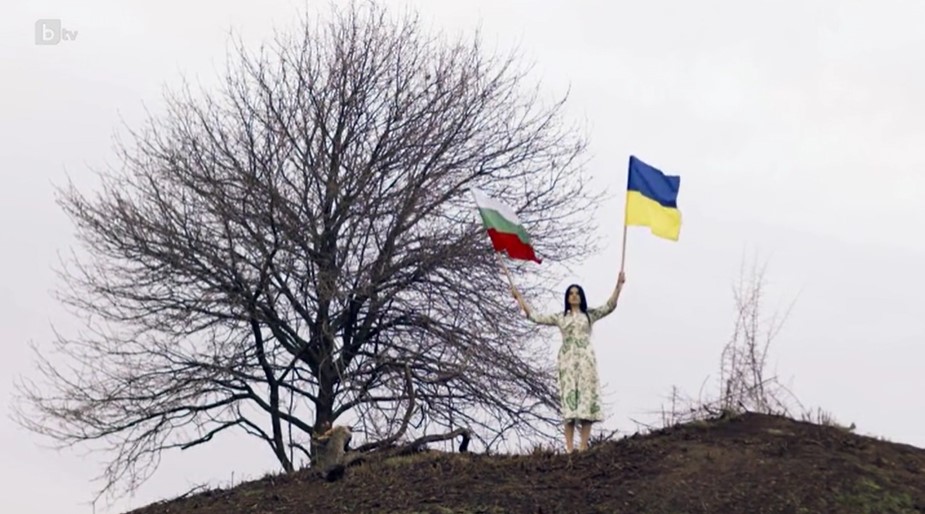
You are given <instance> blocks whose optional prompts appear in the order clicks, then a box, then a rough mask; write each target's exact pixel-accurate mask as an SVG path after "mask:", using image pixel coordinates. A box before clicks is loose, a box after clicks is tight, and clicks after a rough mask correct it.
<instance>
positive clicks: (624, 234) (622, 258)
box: [620, 218, 626, 273]
mask: <svg viewBox="0 0 925 514" xmlns="http://www.w3.org/2000/svg"><path fill="white" fill-rule="evenodd" d="M625 264H626V218H624V219H623V256H622V257H620V273H623V267H624V265H625Z"/></svg>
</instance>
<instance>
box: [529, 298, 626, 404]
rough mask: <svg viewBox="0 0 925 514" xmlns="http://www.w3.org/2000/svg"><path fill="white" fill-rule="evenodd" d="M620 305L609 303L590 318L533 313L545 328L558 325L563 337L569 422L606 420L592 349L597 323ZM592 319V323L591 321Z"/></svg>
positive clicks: (562, 391)
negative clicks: (592, 328) (593, 329)
mask: <svg viewBox="0 0 925 514" xmlns="http://www.w3.org/2000/svg"><path fill="white" fill-rule="evenodd" d="M616 306H617V302H616V301H611V300H608V301H607V303H606V304H604V305H603V306H601V307H597V308H595V309H588V315H587V316H585V314H584V313H582V312H579V313H578V314H572V313H569V314H564V313H561V312H559V313H556V314H536V312H535V311H533V310H532V309H531V311H530V316H529V318H530V320H531V321H533V322H534V323H539V324H541V325H555V326H558V327H559V331H560V332H561V333H562V346H561V347H560V348H559V357H558V364H559V366H558V367H559V381H558V382H559V401H560V403H561V409H562V417H563V419H565V420H566V421H575V420H586V421H601V420H603V419H604V415H603V412H602V410H601V397H600V381H599V379H598V375H597V358H596V357H595V355H594V348H592V347H591V327H592V326H593V324H594V322H595V321H597V320H599V319H601V318H603V317H604V316H606V315H608V314H610V313H611V312H613V310H614V309H615V308H616ZM589 318H590V319H589Z"/></svg>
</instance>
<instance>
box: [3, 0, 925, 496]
mask: <svg viewBox="0 0 925 514" xmlns="http://www.w3.org/2000/svg"><path fill="white" fill-rule="evenodd" d="M390 3H392V4H394V5H401V4H403V3H402V2H397V1H396V2H390ZM413 4H414V5H416V6H418V7H419V8H420V9H422V11H421V12H422V13H423V14H424V15H425V17H426V18H427V20H428V21H429V22H431V23H432V24H433V25H434V26H435V27H438V28H443V29H449V30H469V29H471V28H473V27H475V26H476V25H479V24H480V25H481V26H482V28H483V30H484V32H485V36H486V38H487V39H488V40H489V42H491V43H492V44H498V45H502V46H505V47H508V46H511V45H515V44H516V45H519V47H520V48H521V49H522V50H523V51H524V53H525V54H526V57H528V58H530V59H533V60H535V61H536V63H537V71H538V73H540V74H541V75H542V77H543V80H544V85H545V87H546V88H547V89H546V90H547V91H549V92H550V93H561V92H563V91H565V88H567V87H571V92H572V96H571V102H570V104H569V113H570V114H571V115H572V116H573V117H574V118H575V119H580V120H584V121H586V122H587V124H588V126H589V129H590V137H591V161H590V164H589V166H590V169H591V170H592V171H593V173H594V174H595V175H596V177H597V179H598V180H599V183H600V184H602V185H607V186H609V187H610V188H611V189H613V190H617V191H619V190H620V188H621V187H623V185H624V184H625V179H626V162H627V157H628V155H629V154H635V155H637V156H639V157H640V158H642V159H643V160H645V161H646V162H648V163H650V164H652V165H654V166H657V167H660V168H662V169H663V170H665V171H666V172H669V173H672V174H678V175H681V177H682V178H681V194H680V197H679V205H680V208H681V210H682V212H683V215H684V224H683V226H682V230H681V240H680V241H679V242H677V243H672V242H669V241H664V240H660V239H656V238H655V237H653V236H651V235H649V234H648V232H647V231H646V230H645V229H631V231H630V237H629V243H628V251H627V268H626V270H627V284H626V288H625V291H624V295H623V298H622V300H621V304H620V306H619V307H618V309H617V311H616V312H615V313H614V314H613V315H612V316H611V317H609V318H607V319H606V320H605V321H602V322H601V323H600V325H598V328H596V333H595V338H596V339H595V342H594V344H595V348H596V351H597V355H598V359H599V366H600V372H601V376H602V379H603V381H604V382H605V384H606V389H605V391H606V393H607V399H608V401H610V402H611V404H610V408H609V411H608V414H609V416H610V418H609V419H608V421H607V422H606V423H605V426H606V427H608V428H620V429H621V430H624V431H632V430H634V428H635V425H634V423H633V422H632V421H631V420H632V419H638V420H641V421H655V420H656V419H657V416H655V415H654V414H651V412H654V411H657V410H658V409H659V408H660V407H661V405H662V404H663V403H664V402H665V397H666V395H668V394H669V393H670V391H671V387H672V386H674V385H677V386H679V387H681V388H682V389H683V390H685V391H686V392H688V393H689V394H692V395H697V394H698V392H699V390H700V387H701V385H702V383H703V382H704V380H710V381H709V382H708V383H707V387H708V388H710V389H709V391H708V392H712V391H714V390H715V387H716V384H715V382H714V380H715V378H716V374H717V371H718V364H719V358H720V351H721V349H722V346H723V344H724V343H725V342H726V340H727V339H728V337H729V334H730V332H731V330H732V327H733V325H732V324H733V321H734V316H733V315H734V312H733V304H732V295H731V286H732V284H733V282H734V280H735V279H736V277H737V275H738V271H739V264H740V261H741V259H742V257H743V255H757V256H759V257H760V258H763V259H767V260H768V261H769V268H768V273H769V275H768V279H769V290H768V294H769V296H768V302H769V305H768V308H769V309H773V308H776V307H780V308H786V306H787V305H788V304H789V303H790V302H791V301H793V300H794V299H796V304H795V305H794V308H793V311H792V313H791V317H790V319H789V320H788V322H787V324H786V325H785V327H784V330H783V331H782V332H781V334H780V336H779V338H778V339H777V341H776V342H775V344H774V345H773V346H772V348H771V361H772V366H773V368H774V370H776V372H777V373H778V375H779V376H780V377H781V379H782V380H783V381H784V382H785V383H786V384H788V385H789V386H790V387H791V388H792V390H793V391H794V393H795V394H796V395H797V397H798V398H799V399H800V400H801V401H802V402H803V403H804V404H805V405H806V406H807V407H809V408H815V407H821V408H822V409H824V410H826V411H828V412H830V413H832V414H833V415H834V416H835V417H836V419H838V420H839V421H842V422H844V423H846V424H847V423H851V422H854V423H856V424H857V426H858V431H859V432H861V433H865V434H873V435H877V436H882V437H886V438H889V439H891V440H894V441H900V442H905V443H909V444H913V445H916V446H920V447H925V432H923V430H922V426H925V405H923V403H922V399H921V393H922V391H923V385H925V378H923V377H925V374H923V373H922V365H923V358H925V349H923V347H922V343H923V339H925V317H923V316H922V311H923V307H925V301H923V299H922V298H921V292H922V291H923V290H925V271H923V267H922V263H923V262H925V239H923V237H922V233H923V228H925V201H923V200H925V196H923V192H922V190H921V188H923V187H925V144H923V143H925V123H923V120H925V96H923V94H922V92H923V91H925V59H922V51H923V50H922V49H925V30H922V27H923V24H925V2H922V1H921V0H906V1H901V0H876V1H874V0H870V1H863V2H862V1H851V0H827V1H812V0H774V1H773V2H772V1H762V2H756V1H750V2H742V1H738V0H704V1H700V2H682V1H679V0H675V1H669V0H654V1H650V2H609V1H608V2H604V1H599V2H589V1H575V0H569V1H564V0H563V1H556V2H552V1H544V2H535V1H531V2H526V1H518V2H514V1H507V2H499V1H497V0H490V1H489V0H479V1H476V0H470V1H467V2H430V1H426V2H425V1H423V0H422V1H418V2H413ZM319 6H320V4H318V3H317V2H313V1H306V2H304V3H303V2H296V1H275V0H274V1H264V2H245V1H243V0H221V1H219V0H209V1H204V0H200V1H197V2H180V1H177V0H171V1H157V2H155V1H151V0H145V1H135V2H124V1H115V0H111V1H100V0H83V1H81V2H73V1H64V0H29V1H28V2H26V1H25V0H5V1H4V3H3V6H2V7H0V93H2V94H0V163H2V164H0V165H2V169H3V171H2V174H3V175H2V176H3V179H4V180H3V182H2V187H0V234H2V236H3V237H2V246H3V251H2V254H0V255H2V256H0V264H2V266H0V316H2V318H0V321H2V323H0V335H2V340H3V344H4V345H5V348H4V353H3V358H2V359H0V379H2V380H0V393H2V397H3V399H4V404H3V405H4V412H8V405H9V402H10V398H11V394H12V391H13V388H12V384H13V381H14V379H15V378H16V377H17V376H19V375H20V374H23V375H25V376H35V372H34V369H33V367H32V361H31V356H30V353H29V350H28V348H27V345H28V343H29V342H35V343H37V344H42V345H44V344H47V342H48V341H49V340H50V339H51V338H52V326H54V327H55V328H58V329H60V330H63V331H71V330H74V329H76V328H77V325H76V324H75V322H74V320H73V319H71V318H70V317H69V316H68V315H67V314H66V313H65V312H64V311H63V310H62V308H61V307H60V306H59V305H58V304H57V303H56V302H55V300H54V299H53V298H52V296H51V291H52V290H53V289H54V288H55V287H56V286H57V283H56V277H55V275H54V273H53V266H54V265H55V264H56V259H57V253H58V252H64V251H68V249H69V248H70V247H71V245H72V244H73V237H72V227H71V225H70V223H69V221H68V220H67V218H65V217H64V216H63V214H62V213H61V211H60V210H59V209H58V208H57V206H56V205H55V203H54V198H53V194H52V187H53V185H54V184H62V183H63V182H64V181H65V179H66V177H67V176H70V177H71V178H72V179H73V180H74V181H75V182H76V183H77V184H78V185H81V186H83V187H84V188H85V189H86V188H91V187H93V185H94V181H93V179H92V177H91V172H90V168H91V167H100V166H104V165H106V164H114V163H115V160H114V156H113V153H112V149H111V137H112V135H113V133H114V131H116V130H118V129H119V124H120V119H124V120H125V121H126V122H128V123H129V124H132V125H137V123H138V122H139V121H140V120H141V119H142V117H143V114H144V112H143V109H144V105H148V106H149V107H150V108H151V109H152V110H153V111H155V112H157V110H158V109H159V107H160V105H161V104H160V98H161V91H162V87H163V86H165V85H166V86H170V87H173V86H175V85H176V84H178V82H179V80H180V78H181V76H182V75H186V76H188V77H190V78H192V79H193V80H201V81H203V82H204V83H208V82H209V81H214V80H215V79H216V76H217V75H216V74H217V73H218V72H220V71H221V69H222V67H223V66H224V59H225V54H226V48H227V44H226V43H227V41H228V39H227V33H228V31H229V29H234V30H237V31H238V32H239V33H240V34H241V35H242V36H243V37H244V39H245V40H246V41H248V42H250V43H253V44H256V43H257V42H259V41H260V40H261V39H263V38H268V37H271V36H272V33H271V32H272V30H273V28H274V26H278V27H280V28H285V27H287V26H289V25H290V24H291V23H293V22H294V20H295V18H296V17H297V16H299V15H300V14H301V13H303V12H305V11H306V10H308V11H309V12H314V11H316V10H317V9H319ZM48 18H51V19H59V20H61V25H62V27H63V28H64V29H67V30H69V31H71V32H72V33H76V38H75V39H73V40H69V41H61V42H60V43H59V44H57V45H48V46H39V45H36V44H35V39H34V38H35V32H34V31H35V22H36V20H38V19H48ZM622 209H623V202H622V198H621V197H620V196H619V195H616V196H615V197H614V199H612V200H610V201H608V203H607V205H605V206H604V208H603V209H602V210H601V214H602V216H604V217H605V218H604V219H610V220H612V222H613V223H614V226H615V227H618V228H614V229H612V230H611V231H605V232H603V233H602V234H601V235H602V236H604V237H605V239H606V240H607V241H608V243H609V245H608V247H607V248H606V249H605V250H604V251H602V252H600V253H599V254H597V255H594V256H590V258H589V259H588V260H587V262H586V263H585V264H584V265H582V266H579V267H576V268H575V270H574V271H575V274H574V275H570V276H563V277H562V285H563V287H564V286H565V285H566V284H567V283H570V282H573V281H577V282H580V283H582V284H584V285H585V286H586V290H587V292H588V294H589V296H590V301H591V303H592V304H599V303H602V302H603V301H604V300H605V299H606V297H607V295H608V294H609V292H610V290H611V288H612V287H613V284H614V282H615V280H616V274H617V271H618V269H619V265H620V241H621V240H620V238H621V230H620V229H619V227H620V225H621V224H622ZM499 279H500V276H499ZM529 300H530V301H531V303H533V304H534V305H535V306H536V307H538V308H541V309H543V310H548V309H556V308H558V307H559V305H560V303H561V295H559V294H557V295H555V296H554V297H550V298H531V299H529ZM769 314H770V311H769ZM511 315H512V316H513V315H517V313H516V309H515V306H514V304H513V302H512V311H511ZM548 334H549V341H550V342H549V356H550V359H552V358H554V355H555V352H556V350H557V345H558V342H559V340H558V337H559V336H558V334H557V333H556V332H554V331H549V332H548ZM906 400H909V401H906ZM41 443H42V441H40V440H38V439H36V438H34V437H33V436H32V435H31V434H29V433H26V432H24V431H22V430H21V429H19V428H18V426H16V425H14V424H13V423H12V422H11V421H10V420H9V419H8V416H3V417H2V418H0V511H2V512H4V513H6V512H9V513H16V514H61V513H65V512H67V513H78V514H79V513H89V512H91V508H90V507H89V506H87V505H86V504H85V502H86V501H87V500H89V499H90V498H91V495H92V492H93V491H94V490H95V489H94V487H95V485H96V484H94V483H91V479H92V478H93V477H94V476H95V475H96V474H98V473H99V472H100V470H101V467H100V465H101V462H102V461H101V460H100V456H95V455H94V456H91V457H89V458H87V457H83V456H82V455H81V454H80V453H74V452H63V453H58V452H55V451H51V450H46V449H44V448H43V447H42V446H40V444H41ZM268 470H275V468H274V462H273V460H272V459H271V458H270V455H269V452H267V451H266V450H265V449H264V447H263V443H261V442H258V441H256V440H242V439H238V438H234V437H226V438H223V439H219V440H217V441H216V442H215V443H214V444H210V445H206V446H203V447H198V448H197V449H194V450H190V451H188V452H184V453H182V454H170V455H167V456H166V457H165V459H164V461H163V464H162V468H161V469H160V471H159V472H158V473H157V474H156V475H155V477H154V478H153V479H152V480H151V481H150V482H148V483H147V484H146V485H145V486H143V487H142V489H141V490H140V491H139V492H138V494H137V496H136V497H135V498H131V499H127V500H125V501H122V502H119V503H118V504H116V505H115V506H114V507H113V509H111V510H110V511H111V512H120V511H124V510H126V509H128V508H130V507H138V506H141V505H145V504H147V503H150V502H152V501H155V500H158V499H162V498H169V497H172V496H175V495H177V494H179V493H182V492H184V491H186V490H187V489H189V488H190V487H192V486H194V485H196V484H199V483H202V482H210V483H212V484H213V485H227V484H228V483H229V482H231V481H232V480H234V481H235V482H237V481H240V480H242V479H243V478H253V477H258V476H260V475H262V474H263V473H264V472H266V471H268ZM97 512H104V510H103V509H98V510H97Z"/></svg>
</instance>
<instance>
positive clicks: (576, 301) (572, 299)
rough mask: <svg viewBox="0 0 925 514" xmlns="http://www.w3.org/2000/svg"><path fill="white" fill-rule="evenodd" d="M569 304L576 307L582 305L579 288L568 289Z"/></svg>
mask: <svg viewBox="0 0 925 514" xmlns="http://www.w3.org/2000/svg"><path fill="white" fill-rule="evenodd" d="M568 304H569V305H572V306H574V307H578V306H579V305H581V296H579V295H578V288H577V287H572V288H569V290H568Z"/></svg>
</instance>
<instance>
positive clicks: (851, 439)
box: [130, 414, 925, 514]
mask: <svg viewBox="0 0 925 514" xmlns="http://www.w3.org/2000/svg"><path fill="white" fill-rule="evenodd" d="M314 512H318V513H336V512H343V513H348V512H349V513H365V512H370V513H373V512H395V513H399V512H400V513H431V512H433V513H502V512H516V513H521V512H522V513H560V512H601V513H604V512H606V513H620V512H626V513H652V514H657V513H681V512H687V513H717V512H730V513H749V514H757V513H765V512H767V513H770V512H794V513H798V512H806V513H822V512H838V513H842V512H843V513H851V514H859V513H878V514H886V513H914V512H925V449H921V448H916V447H913V446H909V445H904V444H897V443H892V442H888V441H884V440H880V439H877V438H873V437H867V436H862V435H858V434H855V433H853V432H851V431H849V430H847V429H843V428H840V427H834V426H827V425H819V424H813V423H808V422H802V421H796V420H792V419H788V418H784V417H779V416H770V415H762V414H743V415H740V416H734V417H729V418H722V419H715V420H709V421H698V422H692V423H688V424H683V425H677V426H674V427H670V428H665V429H662V430H658V431H653V432H651V433H647V434H635V435H632V436H628V437H625V438H623V439H620V440H617V441H608V442H603V443H600V444H597V445H596V446H593V447H592V448H591V449H589V450H588V451H587V452H584V453H576V454H572V455H564V454H558V453H553V452H542V451H537V452H535V453H533V454H530V455H520V456H489V455H479V454H458V453H440V452H425V453H421V454H417V455H413V456H408V457H397V458H394V459H391V460H387V461H383V462H374V463H369V464H361V465H358V466H355V467H351V468H350V469H349V470H348V471H347V474H346V475H345V477H344V478H343V479H341V480H339V481H336V482H330V483H329V482H324V481H323V480H321V479H320V478H318V477H316V476H315V475H314V474H313V473H311V472H310V470H305V471H302V472H299V473H295V474H292V475H290V476H282V475H280V476H268V477H265V478H263V479H261V480H257V481H254V482H249V483H244V484H241V485H239V486H237V487H235V488H233V489H228V490H213V491H207V492H203V493H200V494H197V495H195V496H189V497H186V498H181V499H175V500H171V501H166V502H163V503H159V504H154V505H149V506H147V507H144V508H141V509H138V510H135V511H133V512H131V513H130V514H239V513H240V514H243V513H261V514H270V513H273V514H296V513H298V514H304V513H314Z"/></svg>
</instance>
